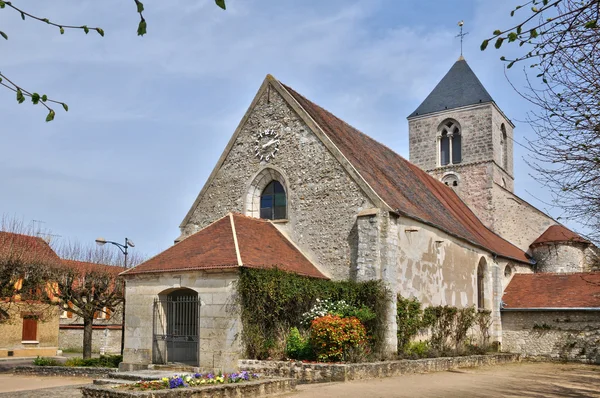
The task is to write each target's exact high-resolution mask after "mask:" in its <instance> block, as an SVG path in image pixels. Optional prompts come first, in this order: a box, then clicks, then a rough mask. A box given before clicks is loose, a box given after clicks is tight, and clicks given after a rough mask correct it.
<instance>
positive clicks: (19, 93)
mask: <svg viewBox="0 0 600 398" xmlns="http://www.w3.org/2000/svg"><path fill="white" fill-rule="evenodd" d="M17 102H18V103H19V104H22V103H23V102H25V96H24V95H23V92H22V91H21V89H20V88H18V89H17Z"/></svg>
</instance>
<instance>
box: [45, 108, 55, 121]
mask: <svg viewBox="0 0 600 398" xmlns="http://www.w3.org/2000/svg"><path fill="white" fill-rule="evenodd" d="M55 115H56V113H55V112H54V110H52V109H50V111H48V115H47V116H46V122H51V121H53V120H54V116H55Z"/></svg>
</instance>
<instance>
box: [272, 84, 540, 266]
mask: <svg viewBox="0 0 600 398" xmlns="http://www.w3.org/2000/svg"><path fill="white" fill-rule="evenodd" d="M281 85H282V86H283V87H284V88H285V89H286V90H287V91H288V92H289V93H290V94H292V96H293V97H294V99H295V100H296V101H297V102H298V103H299V104H300V106H301V108H303V109H304V110H305V111H306V112H307V113H308V114H309V116H310V117H311V118H312V119H313V120H314V121H315V123H316V124H317V126H318V127H319V128H320V129H321V130H322V131H323V132H324V133H325V135H326V136H327V137H328V138H329V139H330V140H331V141H332V142H333V143H334V145H335V146H336V147H337V148H338V150H339V151H340V152H342V154H343V156H344V157H345V158H346V159H347V160H348V161H349V162H350V164H351V165H352V167H353V168H354V169H356V171H357V173H358V175H359V176H360V178H362V179H363V180H364V181H365V182H366V183H367V185H368V186H369V187H370V188H371V189H372V190H373V191H374V192H375V193H376V194H377V196H379V197H381V199H382V200H383V202H384V203H387V204H388V205H389V206H390V208H391V209H393V210H394V211H396V212H398V213H399V214H401V215H404V216H407V217H409V218H412V219H415V220H418V221H420V222H424V223H426V224H429V225H432V226H435V227H436V228H438V229H440V230H441V231H443V232H445V233H447V234H449V235H451V236H454V237H457V238H459V239H461V240H463V241H466V242H468V243H469V244H471V245H474V246H476V247H480V248H484V249H485V250H488V251H490V252H491V253H494V254H498V255H500V256H502V257H506V258H511V259H515V260H517V261H521V262H525V263H528V262H529V260H528V258H527V256H526V254H525V252H524V251H522V250H521V249H519V248H518V247H517V246H515V245H514V244H512V243H511V242H509V241H507V240H506V239H504V238H502V237H501V236H499V235H498V234H496V233H495V232H493V231H492V230H491V229H489V228H487V227H486V226H485V225H484V224H483V223H482V222H481V220H480V219H479V218H478V217H477V216H476V215H475V213H474V212H473V210H472V209H471V208H469V207H468V206H467V205H466V204H465V203H464V202H463V201H462V199H460V197H459V196H458V195H457V194H456V193H455V192H454V191H452V190H451V189H446V190H444V189H442V188H441V187H442V186H443V187H444V188H447V187H446V186H445V185H444V184H443V183H442V182H440V181H438V180H437V179H435V178H434V177H432V176H431V175H429V174H428V173H427V172H425V171H424V170H422V169H420V168H418V167H417V166H416V165H414V164H412V163H411V162H410V161H408V160H407V159H406V158H404V157H403V156H401V155H399V154H398V153H396V152H395V151H394V150H392V149H391V148H389V147H388V146H386V145H384V144H382V143H380V142H378V141H377V140H375V139H373V138H372V137H370V136H368V135H366V134H365V133H363V132H361V131H360V130H358V129H356V128H354V127H353V126H351V125H350V124H348V123H347V122H345V121H344V120H342V119H340V118H339V117H337V116H335V115H334V114H332V113H331V112H329V111H327V110H326V109H324V108H323V107H321V106H320V105H317V104H315V103H314V102H312V101H310V100H309V99H307V98H306V97H304V96H303V95H301V94H299V93H298V92H296V91H295V90H294V89H292V88H291V87H289V86H286V85H285V84H283V83H281ZM369 146H371V148H369ZM369 149H372V150H371V151H368V150H369ZM382 164H387V165H388V166H387V167H382V166H381V165H382ZM403 171H404V172H403ZM415 179H416V180H415ZM416 181H420V184H422V185H423V186H422V187H416V188H422V189H420V190H416V188H415V189H413V190H410V189H408V190H407V189H406V188H409V187H410V186H414V182H416ZM417 185H419V184H417ZM417 196H418V197H417ZM422 201H425V202H426V203H425V204H423V203H421V202H422ZM459 203H460V205H459V206H457V204H459ZM440 205H441V206H443V208H444V210H443V211H441V209H440V207H439V206H440ZM428 206H429V207H428ZM455 207H458V209H456V208H455ZM431 211H433V213H430V212H431ZM436 212H437V215H439V216H441V217H442V219H439V218H435V217H436V216H435V213H436ZM428 214H429V215H431V217H433V218H435V221H432V220H431V219H428V218H427V217H426V216H427V215H428ZM431 217H430V218H431ZM454 226H455V227H454ZM482 230H485V231H486V232H485V233H482ZM500 242H502V243H500ZM509 253H510V254H509Z"/></svg>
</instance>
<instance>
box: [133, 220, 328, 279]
mask: <svg viewBox="0 0 600 398" xmlns="http://www.w3.org/2000/svg"><path fill="white" fill-rule="evenodd" d="M234 228H235V231H234ZM236 240H237V246H238V248H239V257H240V260H241V263H240V262H239V261H238V251H237V250H236ZM240 266H243V267H249V268H275V267H277V268H279V269H281V270H283V271H288V272H293V273H296V274H299V275H305V276H310V277H315V278H326V277H325V275H323V274H322V273H321V272H320V271H319V270H318V269H317V268H316V267H315V266H314V265H313V264H312V263H311V262H310V261H309V260H308V259H307V258H306V257H305V256H304V255H303V254H302V253H301V252H300V251H299V250H298V249H297V248H296V247H295V246H294V245H293V244H292V243H291V242H290V241H289V240H288V239H287V238H286V237H285V236H284V235H283V234H282V233H281V232H279V230H278V229H277V228H276V227H275V226H274V225H273V224H272V223H271V222H269V221H266V220H260V219H256V218H251V217H246V216H243V215H241V214H236V213H230V214H229V215H227V216H225V217H223V218H220V219H219V220H217V221H215V222H214V223H212V224H210V225H209V226H207V227H205V228H204V229H202V230H200V231H198V232H196V233H195V234H193V235H191V236H189V237H188V238H186V239H184V240H182V241H181V242H179V243H177V244H176V245H174V246H172V247H170V248H168V249H167V250H165V251H164V252H162V253H160V254H158V255H156V256H155V257H153V258H151V259H149V260H148V261H146V262H144V263H142V264H140V265H138V266H137V267H135V268H132V269H130V270H127V271H125V272H124V273H123V275H125V276H127V275H135V274H141V273H150V272H168V271H184V270H205V269H224V268H236V267H240Z"/></svg>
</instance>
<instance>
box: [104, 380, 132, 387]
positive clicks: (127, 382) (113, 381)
mask: <svg viewBox="0 0 600 398" xmlns="http://www.w3.org/2000/svg"><path fill="white" fill-rule="evenodd" d="M133 383H135V381H133V380H125V379H95V380H94V385H96V386H105V385H107V384H133Z"/></svg>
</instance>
